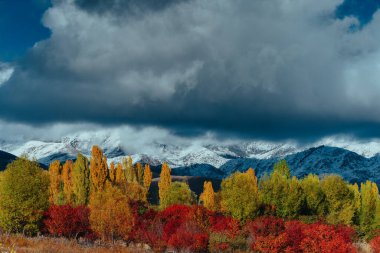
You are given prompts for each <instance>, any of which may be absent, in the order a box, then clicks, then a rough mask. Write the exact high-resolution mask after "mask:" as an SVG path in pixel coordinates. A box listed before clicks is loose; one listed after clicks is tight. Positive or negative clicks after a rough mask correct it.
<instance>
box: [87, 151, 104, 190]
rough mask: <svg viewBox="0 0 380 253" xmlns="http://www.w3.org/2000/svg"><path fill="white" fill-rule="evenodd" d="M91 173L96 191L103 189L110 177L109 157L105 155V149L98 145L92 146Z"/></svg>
mask: <svg viewBox="0 0 380 253" xmlns="http://www.w3.org/2000/svg"><path fill="white" fill-rule="evenodd" d="M90 175H91V183H92V189H93V190H94V191H98V190H102V189H103V187H104V185H105V183H106V180H107V177H108V165H107V157H106V156H105V155H103V151H102V150H101V149H100V148H99V147H98V146H93V147H92V156H91V160H90Z"/></svg>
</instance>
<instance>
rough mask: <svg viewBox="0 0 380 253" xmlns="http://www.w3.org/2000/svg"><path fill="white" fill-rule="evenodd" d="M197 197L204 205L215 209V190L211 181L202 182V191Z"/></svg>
mask: <svg viewBox="0 0 380 253" xmlns="http://www.w3.org/2000/svg"><path fill="white" fill-rule="evenodd" d="M199 198H200V200H201V201H202V202H203V206H204V207H206V208H207V209H209V210H212V211H216V210H217V205H216V199H215V192H214V188H213V187H212V183H211V182H208V181H205V182H204V183H203V192H202V194H201V196H200V197H199Z"/></svg>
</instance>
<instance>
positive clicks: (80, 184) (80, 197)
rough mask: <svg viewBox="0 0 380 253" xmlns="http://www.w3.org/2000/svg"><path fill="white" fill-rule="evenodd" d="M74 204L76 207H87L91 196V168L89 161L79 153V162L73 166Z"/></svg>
mask: <svg viewBox="0 0 380 253" xmlns="http://www.w3.org/2000/svg"><path fill="white" fill-rule="evenodd" d="M72 175H73V176H72V183H73V194H74V203H75V204H76V205H87V204H88V201H89V196H90V188H91V182H90V168H89V166H88V159H87V158H86V157H85V156H84V155H82V154H80V153H78V155H77V160H76V161H75V163H74V166H73V173H72Z"/></svg>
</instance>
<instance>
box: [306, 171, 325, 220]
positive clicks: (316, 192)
mask: <svg viewBox="0 0 380 253" xmlns="http://www.w3.org/2000/svg"><path fill="white" fill-rule="evenodd" d="M301 186H302V189H303V191H304V193H305V201H306V208H307V214H310V215H319V216H322V215H324V214H325V213H326V208H327V205H326V196H325V194H324V193H323V191H322V187H321V184H320V180H319V177H318V176H317V175H313V174H309V175H308V176H306V177H305V178H304V179H302V180H301Z"/></svg>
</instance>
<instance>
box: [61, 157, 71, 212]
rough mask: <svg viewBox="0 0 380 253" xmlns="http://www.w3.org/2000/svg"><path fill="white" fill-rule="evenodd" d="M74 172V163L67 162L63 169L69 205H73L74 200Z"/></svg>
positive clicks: (64, 186)
mask: <svg viewBox="0 0 380 253" xmlns="http://www.w3.org/2000/svg"><path fill="white" fill-rule="evenodd" d="M72 170H73V161H71V160H67V161H66V162H65V164H64V165H63V167H62V181H63V193H64V196H65V203H67V204H71V203H72V200H73V186H72Z"/></svg>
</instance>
